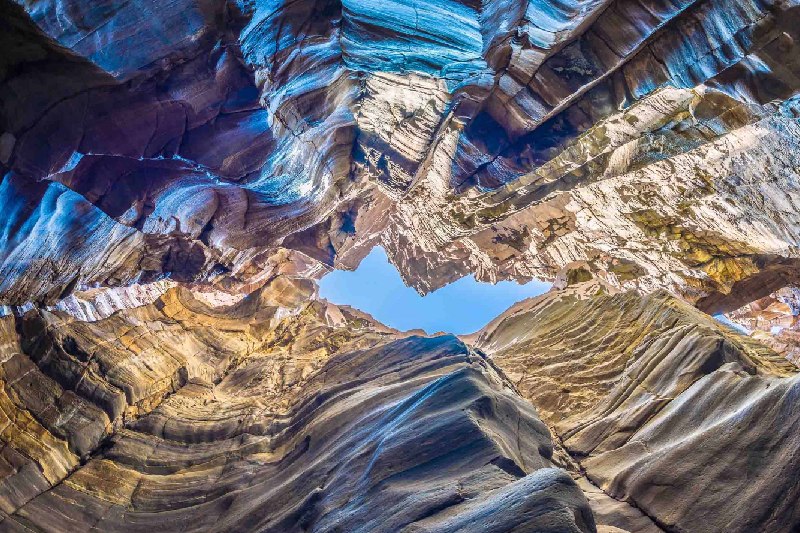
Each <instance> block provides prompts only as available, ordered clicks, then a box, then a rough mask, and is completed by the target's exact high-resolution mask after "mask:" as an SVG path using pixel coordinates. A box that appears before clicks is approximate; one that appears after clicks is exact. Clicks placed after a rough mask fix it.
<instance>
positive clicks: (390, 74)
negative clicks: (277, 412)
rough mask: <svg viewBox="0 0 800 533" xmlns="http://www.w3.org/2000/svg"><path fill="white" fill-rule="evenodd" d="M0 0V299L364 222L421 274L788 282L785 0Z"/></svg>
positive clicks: (768, 285)
mask: <svg viewBox="0 0 800 533" xmlns="http://www.w3.org/2000/svg"><path fill="white" fill-rule="evenodd" d="M2 10H3V14H4V17H3V24H4V30H5V31H4V32H3V33H4V35H3V39H4V41H3V43H4V45H5V46H4V49H7V50H9V52H8V53H7V54H4V58H3V64H2V69H0V101H2V102H4V104H3V108H2V110H3V111H2V116H1V117H0V130H2V131H0V139H1V140H0V155H2V161H0V164H2V168H1V169H0V170H2V172H3V174H4V177H3V184H2V187H3V196H2V205H3V206H4V207H3V209H4V212H11V213H14V217H12V218H13V220H14V222H13V223H12V224H9V225H8V226H7V227H6V228H5V231H4V232H3V233H2V234H0V237H2V239H3V240H2V242H0V244H2V253H3V255H2V257H0V259H1V260H2V263H1V264H2V266H3V268H2V272H3V277H2V279H0V297H1V298H2V303H6V304H15V305H21V304H23V303H25V302H26V301H28V300H32V301H36V302H41V303H48V304H52V303H54V302H55V301H56V300H58V299H59V297H60V296H61V295H62V294H64V293H65V292H69V291H71V290H73V289H75V288H79V289H80V288H92V287H94V286H96V285H102V286H119V285H125V284H128V283H131V282H150V281H155V280H157V279H159V277H160V276H163V275H167V276H170V277H171V278H172V279H174V280H177V281H184V282H195V281H196V282H202V283H213V284H214V285H216V286H217V287H220V288H223V289H225V290H228V291H232V292H240V293H241V292H244V293H246V292H249V291H250V290H252V288H253V287H257V286H260V285H261V284H263V282H264V281H265V280H266V279H269V278H270V277H272V276H274V275H275V274H277V273H279V272H282V271H285V270H287V269H288V270H296V269H304V268H306V267H307V266H308V265H309V264H310V263H316V265H317V266H316V267H315V268H312V269H311V272H314V273H315V275H317V274H318V273H319V271H320V269H324V268H327V267H329V266H331V265H336V266H340V267H352V266H353V265H355V264H356V263H357V262H358V261H359V260H360V259H361V258H362V257H363V256H364V254H365V251H366V250H367V249H368V248H369V247H370V246H372V245H374V244H376V243H381V244H382V245H383V246H384V247H385V248H386V249H387V251H388V252H389V255H390V257H391V258H392V260H393V262H394V263H395V264H396V265H397V266H398V267H399V268H400V270H401V271H402V272H403V275H404V277H405V279H406V280H407V281H408V282H409V283H410V284H412V285H413V286H415V287H416V288H417V289H419V290H420V291H422V292H425V291H429V290H432V289H434V288H436V287H439V286H442V285H443V284H445V283H447V282H449V281H452V280H454V279H456V278H458V277H460V276H463V275H466V274H468V273H475V274H476V275H477V276H478V277H479V278H480V279H487V280H497V279H506V278H513V279H518V280H525V279H530V278H532V277H538V278H544V279H553V278H554V277H555V276H556V275H557V273H558V272H559V271H560V270H561V269H562V268H563V267H564V266H566V265H568V264H570V263H572V262H575V261H586V262H588V263H591V265H592V268H593V269H594V271H595V274H596V275H599V276H601V277H604V278H605V279H607V280H608V281H609V282H610V283H612V284H614V285H617V286H620V287H623V288H625V289H631V288H635V289H637V290H640V291H643V292H649V291H652V290H656V289H667V290H668V291H670V292H672V293H673V294H677V295H680V296H682V297H684V298H686V299H688V300H690V301H693V302H697V303H698V305H699V306H700V307H701V308H702V309H704V310H709V311H715V312H716V311H727V310H732V309H734V308H736V307H738V306H740V305H742V304H744V303H746V302H748V301H752V300H754V299H756V298H758V297H763V296H765V295H767V294H769V292H772V291H774V290H776V289H778V288H780V287H781V286H784V285H786V282H787V281H788V282H790V283H794V282H797V280H798V268H797V260H798V255H797V252H796V250H797V242H798V235H797V233H796V228H797V227H798V221H797V220H796V212H797V209H796V208H795V204H796V203H797V187H796V181H797V180H796V176H795V170H796V168H797V161H795V159H796V154H797V152H798V149H797V146H796V139H797V137H798V132H797V131H796V130H797V127H798V126H797V112H796V102H795V99H794V95H795V93H796V92H797V89H798V88H800V77H798V74H797V73H798V71H799V69H800V65H798V63H797V61H795V59H794V58H795V57H797V53H796V42H797V40H798V38H799V37H800V35H797V31H798V28H800V24H798V21H800V18H798V17H800V6H798V5H797V4H796V2H794V1H790V0H781V1H777V0H775V1H772V0H771V1H768V2H755V1H751V0H739V1H737V2H734V3H733V4H730V3H729V2H723V1H721V0H697V1H681V2H671V3H669V2H668V3H666V4H665V3H663V2H662V3H659V2H651V1H647V0H625V1H622V0H617V1H613V2H611V1H600V0H593V1H591V2H570V1H560V0H559V1H554V0H529V1H527V2H522V3H513V2H505V1H492V2H484V3H483V4H480V5H478V4H474V3H469V2H463V1H459V0H447V1H444V0H443V1H440V2H433V3H426V4H425V5H421V4H418V3H414V2H406V1H404V0H403V1H400V0H397V1H391V2H383V3H382V4H381V5H380V6H378V5H373V3H372V2H362V1H355V0H352V1H351V0H348V1H346V2H339V1H334V0H300V1H292V2H222V1H213V0H209V1H195V0H175V1H171V2H167V3H160V4H159V5H158V6H154V5H151V4H150V3H147V2H135V1H134V2H115V1H108V2H104V3H101V4H97V5H92V6H83V5H79V3H75V2H70V1H66V2H60V1H59V2H55V1H52V2H51V1H44V2H27V1H24V0H19V1H18V2H15V3H11V2H10V1H9V0H4V2H3V4H2ZM34 183H36V185H34ZM56 183H59V184H61V185H63V186H65V187H66V189H63V188H60V187H59V186H57V185H56ZM20 188H23V189H25V190H24V191H21V190H20ZM37 191H38V192H37ZM46 191H47V193H46V194H45V192H46ZM73 193H74V194H75V196H74V197H73ZM56 196H59V197H63V198H62V199H61V200H60V201H59V203H58V204H57V205H56V206H53V205H52V199H53V198H55V197H56ZM74 202H76V204H75V206H74V207H72V208H70V209H66V208H65V207H61V208H60V209H57V208H58V206H65V205H66V204H67V203H69V204H70V205H72V203H74ZM80 202H86V203H85V204H84V203H80ZM599 204H602V205H603V209H602V210H600V209H597V206H598V205H599ZM52 209H57V210H56V211H52ZM51 219H55V220H53V222H52V223H50V222H48V223H47V224H45V223H44V220H47V221H50V220H51ZM94 227H102V228H103V230H102V232H101V234H103V238H102V239H101V242H99V243H98V242H95V241H94V239H93V238H92V235H93V232H92V231H91V230H90V228H94ZM42 241H45V242H47V241H52V242H56V241H57V242H59V243H60V244H59V246H58V247H49V248H39V247H34V246H32V245H31V244H30V243H31V242H42ZM287 250H292V251H293V252H287Z"/></svg>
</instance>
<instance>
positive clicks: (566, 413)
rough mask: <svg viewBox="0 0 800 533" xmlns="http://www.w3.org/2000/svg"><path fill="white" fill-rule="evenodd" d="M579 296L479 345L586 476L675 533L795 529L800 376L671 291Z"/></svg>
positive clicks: (563, 296)
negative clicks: (648, 293) (693, 307)
mask: <svg viewBox="0 0 800 533" xmlns="http://www.w3.org/2000/svg"><path fill="white" fill-rule="evenodd" d="M577 292H578V291H576V290H567V291H561V292H552V293H549V294H547V295H544V296H542V297H539V298H536V299H532V300H528V301H525V302H521V303H520V304H517V305H516V306H514V307H512V308H511V309H510V310H509V311H507V312H506V313H504V314H503V315H501V316H500V317H498V318H497V319H496V320H495V321H494V322H493V323H492V324H490V325H489V326H487V328H486V329H484V330H483V331H482V332H480V334H479V335H478V337H477V339H476V340H475V344H476V346H478V347H481V348H482V349H484V350H486V351H487V352H488V353H490V354H491V356H492V360H493V361H494V362H495V363H496V364H497V365H498V366H500V368H502V369H504V370H505V372H506V373H507V375H508V376H509V378H510V379H511V380H512V381H513V382H514V383H515V384H516V386H517V387H518V388H519V390H520V392H521V393H522V395H523V396H525V397H526V398H529V399H530V400H531V401H532V402H533V403H534V404H536V405H537V406H538V407H539V412H540V413H541V415H542V418H543V420H545V421H546V422H547V423H548V424H550V425H551V427H552V428H553V429H554V431H555V433H556V434H557V435H558V437H559V439H560V440H561V442H562V443H563V445H564V447H565V448H566V449H567V450H568V452H569V453H570V454H571V455H572V457H574V458H575V459H576V460H577V461H578V462H579V464H580V468H582V469H583V470H584V471H585V473H586V475H587V476H588V478H589V479H590V480H591V481H592V482H593V483H594V484H595V485H596V486H597V487H599V488H600V489H602V490H603V491H604V492H606V493H607V494H608V495H609V496H611V497H613V498H615V499H617V500H621V501H626V502H629V503H631V504H632V505H635V506H636V507H637V508H638V509H640V510H641V511H642V512H643V513H645V514H646V515H647V516H649V517H650V518H652V519H653V521H654V522H655V523H656V524H657V525H658V526H659V527H661V528H663V529H665V530H667V531H708V532H712V531H743V532H744V531H790V530H792V529H793V528H796V527H797V526H798V521H800V517H799V516H798V515H797V513H796V511H795V509H794V500H795V499H796V498H797V496H798V495H797V484H796V483H795V482H794V474H791V475H787V474H788V473H789V472H796V471H797V468H798V466H800V465H798V464H797V457H798V430H800V429H799V428H800V426H798V422H797V421H798V416H800V410H798V406H797V402H796V397H797V393H798V391H800V376H798V375H797V373H796V368H795V367H794V366H793V365H791V364H790V363H789V362H788V361H786V360H785V359H784V358H783V357H781V356H780V355H779V354H777V353H775V352H773V351H772V350H770V349H768V348H766V347H765V346H763V345H760V344H759V343H757V342H755V341H753V340H751V339H750V338H748V337H745V336H742V335H738V334H736V333H734V332H733V331H732V330H729V329H727V328H726V327H724V326H722V325H719V324H717V323H715V322H714V321H713V320H712V319H711V318H710V317H707V316H705V315H703V314H702V313H698V312H697V311H696V310H694V309H692V308H691V307H690V306H688V305H687V304H686V303H684V302H681V301H679V300H676V299H674V298H672V297H669V296H668V295H666V294H664V293H655V294H652V295H650V296H647V297H644V298H642V297H640V296H638V295H636V294H633V293H625V294H618V295H607V294H604V293H602V292H600V293H598V294H596V295H594V296H589V297H585V296H583V297H579V296H578V295H577V294H576V293H577ZM612 525H614V524H613V523H612Z"/></svg>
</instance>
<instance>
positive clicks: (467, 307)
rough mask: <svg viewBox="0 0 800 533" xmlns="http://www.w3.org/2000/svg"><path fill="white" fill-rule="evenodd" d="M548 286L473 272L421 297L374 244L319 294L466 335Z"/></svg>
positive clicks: (405, 324) (404, 324) (389, 321)
mask: <svg viewBox="0 0 800 533" xmlns="http://www.w3.org/2000/svg"><path fill="white" fill-rule="evenodd" d="M550 287H551V285H550V284H549V283H543V282H538V281H532V282H530V283H526V284H524V285H520V284H518V283H515V282H512V281H501V282H500V283H497V284H496V285H492V284H489V283H481V282H478V281H476V280H475V278H474V277H472V276H469V277H465V278H462V279H460V280H458V281H455V282H453V283H451V284H449V285H447V286H446V287H442V288H441V289H439V290H437V291H435V292H432V293H430V294H427V295H425V296H420V295H419V294H418V293H417V292H416V291H415V290H414V289H412V288H410V287H407V286H406V285H405V284H404V283H403V281H402V279H401V278H400V274H399V273H398V272H397V270H396V269H395V268H394V266H393V265H392V264H391V263H389V260H388V259H387V257H386V252H385V251H384V250H383V249H382V248H380V247H375V248H373V250H372V252H370V254H369V255H368V256H367V257H366V258H365V259H364V260H363V261H362V262H361V264H360V265H359V267H358V269H356V270H355V271H354V272H349V271H344V270H337V271H334V272H332V273H330V274H328V275H327V276H325V277H324V278H322V280H321V282H320V296H322V297H323V298H325V299H327V300H329V301H331V302H333V303H336V304H342V305H350V306H352V307H355V308H357V309H360V310H362V311H365V312H367V313H369V314H370V315H372V316H373V317H375V319H377V320H379V321H380V322H382V323H384V324H386V325H387V326H391V327H393V328H396V329H399V330H403V331H406V330H410V329H423V330H425V331H426V332H428V333H429V334H433V333H436V332H439V331H445V332H448V333H455V334H457V335H463V334H468V333H473V332H475V331H477V330H479V329H480V328H482V327H483V326H485V325H486V324H487V323H489V322H490V321H491V320H492V319H494V318H495V317H496V316H497V315H499V314H500V313H502V312H503V311H505V310H506V309H508V308H509V307H510V306H511V305H513V304H514V303H516V302H518V301H520V300H524V299H526V298H531V297H533V296H538V295H540V294H542V293H544V292H547V291H548V290H549V289H550Z"/></svg>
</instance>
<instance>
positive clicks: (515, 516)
mask: <svg viewBox="0 0 800 533" xmlns="http://www.w3.org/2000/svg"><path fill="white" fill-rule="evenodd" d="M310 291H313V286H312V285H311V284H310V283H309V282H306V281H291V280H287V279H284V278H279V279H277V280H275V281H273V282H272V283H270V284H269V285H268V286H267V287H265V288H264V289H263V290H262V291H260V293H259V294H257V295H255V294H254V295H252V296H250V297H248V298H247V299H245V300H243V301H242V302H241V303H239V304H236V305H235V306H232V307H227V308H216V309H212V308H209V307H208V306H206V305H205V304H203V303H202V302H200V301H198V300H197V299H195V298H194V297H193V296H192V294H191V293H190V292H189V291H187V290H185V289H182V288H173V289H170V290H169V291H167V292H166V293H165V294H164V295H162V296H161V297H159V298H158V299H157V300H156V301H155V303H153V304H150V305H146V306H143V307H138V308H136V309H132V310H126V311H121V312H118V313H115V314H114V315H112V316H111V317H108V318H105V319H102V320H99V321H95V322H83V321H77V320H75V319H72V318H71V317H68V316H67V315H64V314H61V313H59V312H53V313H50V312H47V311H31V312H30V313H28V314H26V315H25V316H23V317H21V318H15V317H12V316H9V317H4V318H3V319H2V322H0V324H2V327H3V330H2V333H3V337H2V338H3V346H2V350H3V359H2V361H3V362H2V367H0V368H2V372H3V374H2V375H3V377H2V379H3V388H2V391H3V395H2V397H0V399H1V400H2V402H3V409H2V413H3V416H4V420H5V422H4V423H3V433H2V434H1V436H2V439H3V443H4V446H3V455H2V458H3V463H2V464H3V469H2V471H0V474H2V476H1V477H0V487H2V491H0V504H2V512H3V514H2V515H0V529H2V530H3V531H30V530H33V531H87V530H89V529H102V530H104V531H145V530H153V529H157V530H159V531H232V530H241V531H251V530H258V531H309V530H313V531H342V530H347V531H399V530H407V531H474V530H475V529H474V528H476V527H477V528H479V529H480V530H482V531H498V532H500V531H512V530H536V531H553V532H561V531H575V532H579V531H584V532H590V531H595V523H594V519H593V516H592V512H591V510H590V509H589V506H588V503H587V500H586V498H585V497H584V495H583V493H582V492H581V490H580V489H579V488H578V486H577V485H576V483H575V482H574V481H573V479H572V477H571V476H570V475H568V474H567V473H566V472H565V471H564V470H562V469H560V468H558V467H557V466H556V465H555V463H554V462H553V461H554V457H553V444H552V441H551V437H550V433H549V431H548V428H547V426H546V425H544V424H543V423H542V422H541V421H540V420H539V418H538V415H537V414H536V411H535V410H534V408H533V407H532V406H531V405H530V404H529V403H527V402H526V401H525V400H524V399H523V398H521V397H520V396H519V395H518V394H517V393H516V392H515V390H514V389H513V387H512V386H511V385H510V384H509V383H508V381H507V380H506V379H505V378H504V377H503V375H502V374H501V373H499V372H498V371H497V370H496V369H495V367H494V366H493V365H492V364H491V362H490V361H488V360H487V359H486V358H485V357H484V356H483V355H482V354H480V353H479V352H475V351H473V350H472V349H470V348H469V347H467V346H466V345H465V344H463V343H462V342H460V341H459V340H458V339H456V338H455V337H453V336H450V335H445V336H440V337H435V338H424V337H416V336H406V335H403V334H400V333H399V332H396V331H394V330H391V329H389V328H386V327H384V326H381V325H380V324H377V323H376V322H374V321H373V320H372V319H371V318H370V317H368V316H367V315H364V314H362V313H359V312H357V311H355V310H351V309H349V308H340V307H337V306H334V305H332V304H327V303H324V302H322V301H318V300H314V299H311V300H309V296H310V295H311V292H310ZM15 321H16V322H17V324H16V328H15V324H14V322H15Z"/></svg>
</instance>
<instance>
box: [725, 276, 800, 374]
mask: <svg viewBox="0 0 800 533" xmlns="http://www.w3.org/2000/svg"><path fill="white" fill-rule="evenodd" d="M798 315H800V291H799V290H798V289H796V288H788V287H787V288H783V289H780V290H778V291H776V292H774V293H772V294H770V295H769V296H766V297H764V298H760V299H758V300H756V301H754V302H751V303H749V304H747V305H745V306H742V307H741V308H739V309H737V310H735V311H732V312H731V313H728V314H727V315H726V317H727V318H728V319H729V320H731V321H732V322H733V323H735V324H738V325H739V326H741V327H742V328H743V329H744V331H745V332H747V333H749V334H750V336H752V337H754V338H756V339H758V340H760V341H761V342H763V343H764V344H766V345H767V346H769V347H770V348H772V349H773V350H775V351H776V352H779V353H782V354H783V355H785V356H786V358H787V359H789V360H790V361H792V362H793V363H794V364H795V365H797V366H800V319H798Z"/></svg>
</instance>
